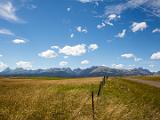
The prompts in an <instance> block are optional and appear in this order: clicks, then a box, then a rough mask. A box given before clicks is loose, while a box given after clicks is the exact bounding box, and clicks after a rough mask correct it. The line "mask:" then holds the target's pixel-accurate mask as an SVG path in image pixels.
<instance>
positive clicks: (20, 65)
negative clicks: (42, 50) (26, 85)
mask: <svg viewBox="0 0 160 120" xmlns="http://www.w3.org/2000/svg"><path fill="white" fill-rule="evenodd" d="M16 65H17V67H18V68H23V69H31V68H32V63H31V62H27V61H18V62H17V63H16Z"/></svg>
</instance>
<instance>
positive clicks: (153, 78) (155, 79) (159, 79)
mask: <svg viewBox="0 0 160 120" xmlns="http://www.w3.org/2000/svg"><path fill="white" fill-rule="evenodd" d="M131 78H135V79H140V80H151V81H159V82H160V76H132V77H131Z"/></svg>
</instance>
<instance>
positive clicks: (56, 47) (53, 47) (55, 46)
mask: <svg viewBox="0 0 160 120" xmlns="http://www.w3.org/2000/svg"><path fill="white" fill-rule="evenodd" d="M51 49H60V48H59V46H57V45H54V46H51Z"/></svg>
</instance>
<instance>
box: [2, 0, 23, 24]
mask: <svg viewBox="0 0 160 120" xmlns="http://www.w3.org/2000/svg"><path fill="white" fill-rule="evenodd" d="M0 18H1V19H4V20H7V21H11V22H19V21H21V20H20V19H19V17H18V16H17V15H16V8H15V7H14V6H13V4H12V3H11V2H10V1H6V2H3V1H2V2H0Z"/></svg>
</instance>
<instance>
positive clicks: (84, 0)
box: [78, 0, 103, 3]
mask: <svg viewBox="0 0 160 120" xmlns="http://www.w3.org/2000/svg"><path fill="white" fill-rule="evenodd" d="M78 1H79V2H81V3H92V2H95V3H97V2H101V1H103V0H78Z"/></svg>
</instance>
